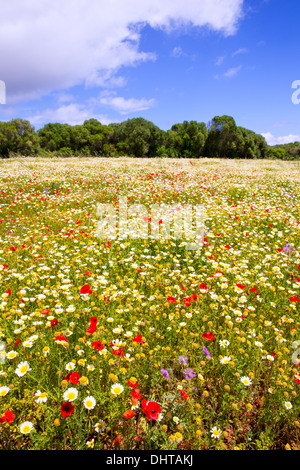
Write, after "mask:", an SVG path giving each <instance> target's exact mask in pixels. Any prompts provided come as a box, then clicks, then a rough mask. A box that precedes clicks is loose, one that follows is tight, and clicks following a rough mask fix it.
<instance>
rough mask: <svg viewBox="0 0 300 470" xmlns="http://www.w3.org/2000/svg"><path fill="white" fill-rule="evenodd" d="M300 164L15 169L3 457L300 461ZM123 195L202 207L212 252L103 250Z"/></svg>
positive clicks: (3, 171) (3, 325)
mask: <svg viewBox="0 0 300 470" xmlns="http://www.w3.org/2000/svg"><path fill="white" fill-rule="evenodd" d="M299 169H300V167H299V165H298V166H297V163H296V162H279V161H277V162H272V161H228V160H226V161H224V160H213V159H212V160H206V159H202V160H162V159H149V160H146V159H145V160H143V159H140V160H134V159H129V158H118V159H91V158H87V159H75V158H70V159H57V160H56V159H51V160H47V159H41V158H37V159H34V158H14V159H9V160H5V161H1V162H0V296H1V299H0V341H2V343H1V348H2V350H1V354H2V356H1V358H0V449H39V450H44V449H64V450H65V449H72V450H79V449H155V450H158V449H170V450H172V449H196V450H197V449H230V450H231V449H240V450H243V449H245V450H246V449H247V450H257V449H270V450H271V449H274V450H277V449H288V450H289V449H299V445H300V442H299V439H300V419H299V409H300V407H299V394H300V392H299V387H300V365H299V366H297V362H298V361H299V362H300V319H299V302H300V292H299V287H300V252H299V240H300V236H299V235H300V228H299V227H300V226H299V222H300V210H299V187H300V178H299V176H300V175H299ZM119 197H127V205H128V208H129V207H130V206H131V205H132V204H143V205H144V206H143V207H146V208H149V209H150V205H152V204H162V203H165V204H168V205H170V206H172V207H175V206H176V205H177V206H178V205H184V204H192V205H194V206H195V205H201V206H202V207H204V208H205V211H206V219H205V238H204V241H203V245H202V246H201V249H199V250H198V251H195V250H194V251H193V250H187V249H186V240H185V238H184V237H183V238H180V239H178V238H175V237H173V236H172V233H171V237H170V238H169V239H167V238H163V237H160V238H158V239H157V238H155V237H151V234H150V231H149V234H150V235H149V237H148V238H147V239H141V238H139V237H136V238H134V234H135V233H136V228H135V227H134V224H133V225H130V223H129V235H128V237H127V238H124V239H121V238H118V237H117V238H109V237H108V238H106V239H102V238H100V237H99V235H98V233H97V227H98V223H99V218H98V216H97V212H96V207H97V204H99V203H100V204H101V203H110V204H113V205H114V207H115V208H116V210H117V211H116V214H118V208H119ZM133 219H134V217H133ZM160 225H161V226H162V228H163V225H164V220H161V224H160ZM130 227H131V229H130ZM149 228H150V217H149ZM130 230H131V231H130ZM298 355H299V359H298Z"/></svg>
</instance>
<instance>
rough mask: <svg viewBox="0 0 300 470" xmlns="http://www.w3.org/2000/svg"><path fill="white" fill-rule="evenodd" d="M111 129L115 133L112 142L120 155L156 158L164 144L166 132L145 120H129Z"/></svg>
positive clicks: (114, 125)
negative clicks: (124, 153)
mask: <svg viewBox="0 0 300 470" xmlns="http://www.w3.org/2000/svg"><path fill="white" fill-rule="evenodd" d="M111 127H112V128H113V131H114V132H113V136H112V139H111V142H112V143H113V144H115V146H116V148H117V149H118V151H119V152H120V153H122V152H123V151H125V152H126V153H128V154H132V155H134V156H135V157H137V158H143V157H156V156H157V150H158V148H159V146H160V145H161V144H162V143H163V136H164V132H163V131H161V130H160V129H159V128H158V127H157V126H155V125H154V124H153V123H152V122H150V121H147V120H145V119H143V118H134V119H128V120H127V121H125V122H122V123H120V124H113V125H112V126H111Z"/></svg>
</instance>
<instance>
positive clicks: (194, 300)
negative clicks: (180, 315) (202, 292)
mask: <svg viewBox="0 0 300 470" xmlns="http://www.w3.org/2000/svg"><path fill="white" fill-rule="evenodd" d="M191 300H192V302H196V300H197V294H193V295H192V297H191Z"/></svg>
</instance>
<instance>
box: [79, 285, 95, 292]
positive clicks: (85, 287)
mask: <svg viewBox="0 0 300 470" xmlns="http://www.w3.org/2000/svg"><path fill="white" fill-rule="evenodd" d="M92 293H93V291H92V290H91V288H90V286H89V285H88V284H85V285H84V286H82V287H81V289H80V294H92Z"/></svg>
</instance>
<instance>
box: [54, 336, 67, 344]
mask: <svg viewBox="0 0 300 470" xmlns="http://www.w3.org/2000/svg"><path fill="white" fill-rule="evenodd" d="M55 341H63V342H64V343H68V340H67V338H66V337H65V336H64V335H58V336H56V338H55Z"/></svg>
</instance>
